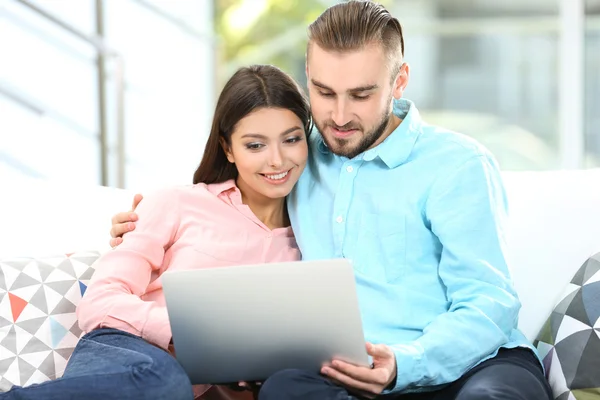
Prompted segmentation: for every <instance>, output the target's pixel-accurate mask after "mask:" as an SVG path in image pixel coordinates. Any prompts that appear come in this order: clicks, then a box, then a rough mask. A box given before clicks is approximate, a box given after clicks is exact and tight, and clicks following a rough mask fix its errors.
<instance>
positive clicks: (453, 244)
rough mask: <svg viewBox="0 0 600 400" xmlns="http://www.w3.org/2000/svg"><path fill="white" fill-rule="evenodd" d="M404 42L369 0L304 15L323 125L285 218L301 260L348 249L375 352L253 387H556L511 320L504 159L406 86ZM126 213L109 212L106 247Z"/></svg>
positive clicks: (303, 394)
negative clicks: (425, 116) (309, 17)
mask: <svg viewBox="0 0 600 400" xmlns="http://www.w3.org/2000/svg"><path fill="white" fill-rule="evenodd" d="M403 53H404V41H403V36H402V30H401V26H400V24H399V22H398V21H397V20H396V19H395V18H393V17H392V16H391V15H390V14H389V12H388V11H387V10H386V9H385V8H384V7H382V6H381V5H378V4H376V3H372V2H363V1H349V2H346V3H342V4H338V5H335V6H332V7H331V8H329V9H327V10H326V11H325V12H324V13H323V14H322V15H321V16H320V17H319V18H318V19H317V20H316V21H315V22H314V23H313V24H311V25H310V27H309V42H308V49H307V54H306V56H307V61H306V75H307V78H308V87H309V94H310V100H311V108H312V112H313V118H314V122H315V124H316V127H317V128H318V133H320V134H317V133H316V132H315V134H313V135H312V138H311V142H312V143H311V146H312V147H311V158H310V160H309V163H308V166H307V168H306V170H305V172H304V175H303V177H302V178H301V179H300V181H299V183H298V185H297V186H296V188H295V190H294V191H293V192H292V194H291V195H290V198H289V203H288V208H289V213H290V219H291V223H292V227H293V229H294V232H295V235H296V238H297V241H298V245H299V247H300V250H301V251H302V254H303V259H305V260H311V259H324V258H337V257H346V258H350V259H352V260H353V263H354V265H355V273H356V280H357V286H358V295H359V301H360V307H361V311H362V316H363V323H364V330H365V335H366V338H367V340H368V342H369V343H367V350H368V352H369V354H370V355H371V356H372V357H373V365H372V368H363V367H357V366H353V365H349V364H346V363H343V362H340V361H334V362H333V363H332V365H330V366H328V367H324V368H323V370H322V371H321V374H311V373H308V372H305V371H295V370H287V371H281V372H280V373H277V374H275V375H273V376H272V377H270V378H269V379H268V380H267V381H266V382H265V383H264V384H263V386H262V389H261V391H260V398H261V399H265V400H270V399H276V400H285V399H319V400H321V399H354V398H355V397H353V396H357V397H359V398H360V397H366V398H374V397H379V396H380V395H383V396H382V397H385V398H398V399H406V400H408V399H419V400H442V399H444V400H450V399H456V400H474V399H489V400H492V399H498V400H499V399H506V400H508V399H511V400H517V399H522V400H543V399H550V398H551V394H550V390H549V387H548V384H547V383H546V381H545V379H544V375H543V372H542V367H541V365H540V362H539V360H538V359H537V357H536V356H535V354H534V352H533V351H532V346H531V344H530V343H528V341H527V340H526V338H525V337H524V336H523V334H522V333H521V332H519V331H518V330H517V328H516V326H517V318H518V312H519V308H520V303H519V300H518V298H517V294H516V293H515V290H514V287H513V285H512V282H511V278H510V275H509V268H508V266H507V260H506V253H505V252H506V245H505V237H504V235H505V232H504V228H505V219H506V215H505V212H506V198H505V193H504V188H503V185H502V181H501V177H500V172H499V170H498V166H497V164H496V162H495V160H494V159H493V157H492V156H491V155H490V153H489V152H488V151H487V150H486V149H484V148H483V147H482V146H481V145H479V144H478V143H476V142H475V141H473V140H471V139H469V138H467V137H465V136H462V135H460V134H457V133H454V132H450V131H448V130H445V129H442V128H439V127H433V126H430V125H427V124H426V123H425V122H424V121H422V120H421V118H420V116H419V112H418V111H417V109H416V107H415V105H414V104H413V103H412V102H410V101H409V100H405V99H402V95H403V92H404V90H405V88H406V86H407V84H408V81H409V67H408V65H407V64H406V63H404V62H403ZM129 215H130V213H121V214H119V215H117V216H115V218H114V219H113V229H112V231H111V232H112V236H113V237H116V238H117V239H113V244H114V245H117V244H118V243H119V241H120V238H118V237H119V236H121V235H122V234H123V232H125V231H126V230H127V224H128V222H130V221H131V220H130V219H129ZM388 396H389V397H388Z"/></svg>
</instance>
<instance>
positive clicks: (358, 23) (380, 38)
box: [306, 0, 404, 78]
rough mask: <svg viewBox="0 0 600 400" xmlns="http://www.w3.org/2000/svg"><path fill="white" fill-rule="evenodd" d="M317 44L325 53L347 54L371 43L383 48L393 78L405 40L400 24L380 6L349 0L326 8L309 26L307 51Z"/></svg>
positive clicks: (400, 62)
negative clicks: (313, 44)
mask: <svg viewBox="0 0 600 400" xmlns="http://www.w3.org/2000/svg"><path fill="white" fill-rule="evenodd" d="M312 43H316V44H317V45H318V46H319V47H320V48H322V49H323V50H326V51H334V52H342V53H343V52H348V51H356V50H360V49H363V48H364V47H366V46H368V45H370V44H380V45H382V46H383V49H384V52H385V55H386V56H387V57H388V60H389V61H390V63H389V66H390V67H391V68H390V69H391V72H392V77H393V78H395V77H396V75H397V74H398V72H399V71H400V67H401V66H402V58H403V56H404V37H403V35H402V26H401V25H400V22H399V21H398V20H397V19H396V18H394V17H392V15H391V14H390V13H389V11H388V10H386V9H385V7H383V6H382V5H381V4H378V3H375V2H372V1H364V0H350V1H347V2H345V3H340V4H336V5H334V6H331V7H329V8H328V9H327V10H325V12H323V14H321V15H320V16H319V17H318V18H317V19H316V20H315V21H314V22H313V23H312V24H310V26H309V27H308V48H307V53H306V56H307V57H308V56H309V52H310V46H311V44H312Z"/></svg>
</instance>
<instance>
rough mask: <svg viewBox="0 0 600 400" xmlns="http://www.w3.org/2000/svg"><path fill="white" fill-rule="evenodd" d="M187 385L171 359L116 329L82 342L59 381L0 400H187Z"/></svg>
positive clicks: (17, 390) (17, 389) (92, 334)
mask: <svg viewBox="0 0 600 400" xmlns="http://www.w3.org/2000/svg"><path fill="white" fill-rule="evenodd" d="M193 398H194V395H193V392H192V384H191V383H190V380H189V378H188V376H187V374H186V373H185V372H184V370H183V368H182V367H181V365H179V363H178V362H177V360H175V358H174V357H173V356H171V355H170V354H169V353H168V352H166V351H165V350H163V349H160V348H158V347H156V346H154V345H151V344H150V343H148V342H146V341H145V340H143V339H142V338H140V337H137V336H135V335H131V334H129V333H127V332H123V331H120V330H117V329H97V330H94V331H92V332H90V333H88V334H87V335H85V336H83V337H82V338H81V340H80V341H79V343H78V344H77V347H76V348H75V350H74V351H73V354H72V355H71V358H70V359H69V362H68V364H67V368H66V370H65V373H64V375H63V377H62V378H59V379H56V380H54V381H48V382H44V383H41V384H35V385H31V386H27V387H17V386H15V387H13V388H12V389H11V390H9V391H8V392H6V393H0V400H17V399H18V400H29V399H36V400H37V399H44V400H59V399H60V400H70V399H73V400H75V399H77V400H81V399H86V400H109V399H139V400H142V399H143V400H149V399H173V400H180V399H181V400H193Z"/></svg>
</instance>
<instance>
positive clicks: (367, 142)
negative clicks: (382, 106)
mask: <svg viewBox="0 0 600 400" xmlns="http://www.w3.org/2000/svg"><path fill="white" fill-rule="evenodd" d="M391 116H392V115H391V112H389V111H386V112H385V113H384V114H383V115H382V116H381V120H380V123H379V124H378V125H377V126H376V127H375V128H374V129H372V130H371V131H369V132H365V131H364V129H363V128H362V126H360V124H355V123H353V122H349V123H347V124H346V125H344V126H338V125H336V124H335V122H333V121H331V120H329V121H327V122H326V123H325V125H324V126H322V125H321V124H319V123H318V122H316V121H315V124H316V126H317V129H318V130H319V132H320V133H321V136H322V137H323V141H325V144H326V145H327V147H328V148H329V150H331V152H333V153H334V154H337V155H338V156H342V157H347V158H354V157H356V156H357V155H359V154H360V153H362V152H364V151H366V150H367V149H369V148H370V147H371V146H373V144H374V143H375V142H376V141H377V140H379V138H380V137H381V135H383V134H384V132H385V130H386V128H387V127H388V125H389V122H390V118H391ZM328 127H332V128H336V129H339V130H342V131H344V130H351V129H356V130H359V131H361V132H363V136H362V138H361V139H360V141H359V142H358V143H357V144H355V145H353V146H351V141H350V140H349V139H342V138H336V137H333V138H331V140H330V138H328V137H327V136H326V135H325V134H324V132H325V130H324V129H327V128H328Z"/></svg>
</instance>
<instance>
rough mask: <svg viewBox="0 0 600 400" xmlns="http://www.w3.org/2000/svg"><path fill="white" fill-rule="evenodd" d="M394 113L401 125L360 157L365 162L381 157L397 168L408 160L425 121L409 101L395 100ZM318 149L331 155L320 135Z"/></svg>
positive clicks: (390, 165) (390, 166) (387, 163)
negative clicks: (400, 120)
mask: <svg viewBox="0 0 600 400" xmlns="http://www.w3.org/2000/svg"><path fill="white" fill-rule="evenodd" d="M393 113H394V115H396V116H397V117H398V118H400V119H402V122H401V123H400V125H398V127H397V128H396V129H394V131H393V132H392V133H391V134H390V135H389V136H388V137H387V138H386V139H385V140H384V141H383V142H381V143H380V144H379V145H378V146H376V147H374V148H372V149H369V150H367V151H365V152H364V153H363V154H362V155H359V156H358V157H362V159H363V160H365V161H372V160H374V159H375V158H377V157H379V158H380V159H381V161H383V162H384V163H385V164H386V165H387V166H388V168H395V167H397V166H399V165H400V164H402V163H404V162H405V161H406V160H407V159H408V156H410V153H411V152H412V149H413V147H414V145H415V142H416V140H417V137H418V136H419V134H420V133H421V126H422V124H423V121H422V120H421V115H420V114H419V110H417V107H416V106H415V104H414V103H413V102H412V101H410V100H408V99H398V100H394V107H393ZM317 148H318V149H319V151H320V152H321V153H323V154H330V153H331V152H330V150H329V148H328V147H327V145H326V144H325V142H324V141H323V138H322V137H321V135H320V134H319V140H318V142H317Z"/></svg>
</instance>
